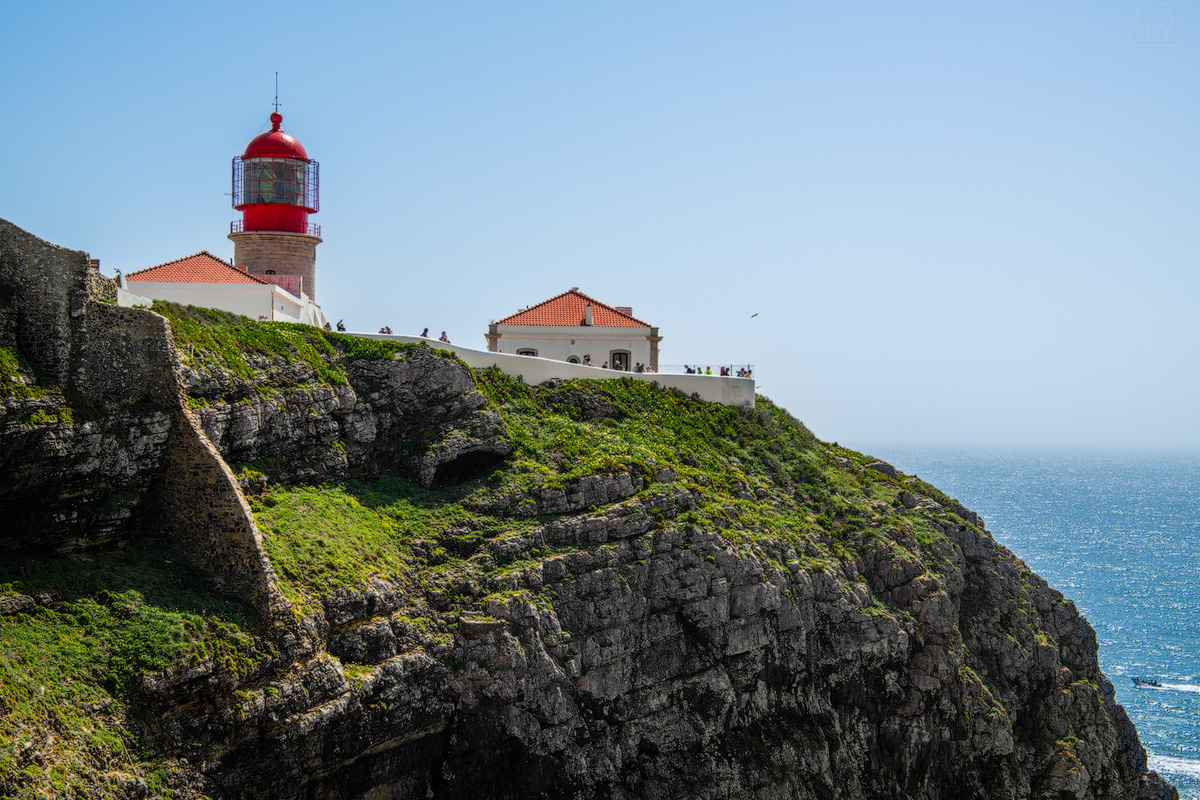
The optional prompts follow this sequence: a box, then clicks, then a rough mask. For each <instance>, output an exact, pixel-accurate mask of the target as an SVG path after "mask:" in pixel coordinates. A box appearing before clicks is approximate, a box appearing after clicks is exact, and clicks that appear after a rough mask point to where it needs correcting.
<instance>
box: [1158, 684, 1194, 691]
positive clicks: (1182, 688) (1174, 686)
mask: <svg viewBox="0 0 1200 800" xmlns="http://www.w3.org/2000/svg"><path fill="white" fill-rule="evenodd" d="M1163 688H1164V689H1174V690H1175V691H1177V692H1200V686H1196V685H1194V684H1191V683H1164V684H1163Z"/></svg>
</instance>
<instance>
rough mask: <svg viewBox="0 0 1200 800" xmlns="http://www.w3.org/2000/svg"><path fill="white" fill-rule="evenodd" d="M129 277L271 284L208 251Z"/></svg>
mask: <svg viewBox="0 0 1200 800" xmlns="http://www.w3.org/2000/svg"><path fill="white" fill-rule="evenodd" d="M125 280H127V281H155V282H158V283H261V284H264V285H266V283H267V282H266V281H262V280H259V279H258V278H256V277H254V276H253V275H248V274H246V273H245V272H243V271H242V270H240V269H238V268H237V267H235V266H233V265H232V264H230V263H229V262H228V261H222V260H221V259H219V258H217V257H216V256H214V255H213V254H212V253H210V252H208V251H207V250H201V251H200V252H199V253H196V254H195V255H191V256H184V257H183V258H177V259H175V260H174V261H168V262H167V263H165V264H159V265H158V266H155V267H147V268H146V269H140V270H138V271H137V272H131V273H129V274H128V275H126V276H125Z"/></svg>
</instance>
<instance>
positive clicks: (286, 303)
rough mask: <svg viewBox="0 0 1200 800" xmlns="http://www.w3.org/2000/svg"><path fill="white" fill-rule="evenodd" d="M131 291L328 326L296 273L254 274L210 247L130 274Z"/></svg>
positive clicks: (253, 315) (125, 280) (258, 316)
mask: <svg viewBox="0 0 1200 800" xmlns="http://www.w3.org/2000/svg"><path fill="white" fill-rule="evenodd" d="M121 282H122V284H123V285H124V287H125V288H126V289H128V290H129V291H131V292H135V293H136V294H139V295H142V296H143V297H149V298H152V299H154V300H168V301H170V302H172V303H182V304H183V305H192V306H202V307H204V308H219V309H221V310H222V311H231V312H233V313H234V314H242V315H244V316H247V317H250V318H251V319H262V320H278V321H280V322H301V323H304V324H306V325H316V326H317V327H323V326H324V325H325V315H324V314H322V313H321V307H320V306H318V305H317V304H316V303H314V302H313V301H312V299H311V298H309V296H308V295H307V294H305V293H304V291H303V290H302V287H301V283H300V278H298V277H297V276H294V275H250V274H249V273H247V272H246V270H245V268H243V267H237V266H234V265H233V264H230V263H229V262H228V261H222V260H221V259H219V258H217V257H216V256H214V255H213V254H212V253H210V252H208V251H207V250H202V251H200V252H199V253H196V254H195V255H190V256H185V257H184V258H177V259H175V260H174V261H168V262H167V263H165V264H159V265H157V266H154V267H147V268H146V269H142V270H138V271H137V272H131V273H129V274H128V275H125V276H123V277H122V279H121Z"/></svg>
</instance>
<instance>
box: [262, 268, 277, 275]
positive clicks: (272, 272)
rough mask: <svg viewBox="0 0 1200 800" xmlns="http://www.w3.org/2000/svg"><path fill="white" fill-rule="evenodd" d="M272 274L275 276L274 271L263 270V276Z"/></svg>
mask: <svg viewBox="0 0 1200 800" xmlns="http://www.w3.org/2000/svg"><path fill="white" fill-rule="evenodd" d="M274 274H275V270H273V269H266V270H263V275H274Z"/></svg>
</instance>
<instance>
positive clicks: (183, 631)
mask: <svg viewBox="0 0 1200 800" xmlns="http://www.w3.org/2000/svg"><path fill="white" fill-rule="evenodd" d="M14 593H19V594H24V595H27V596H32V597H37V596H41V597H43V598H48V599H50V601H51V602H50V603H49V604H48V605H39V606H38V607H36V608H34V609H33V610H32V611H30V612H28V613H18V614H13V615H10V616H5V617H0V707H2V708H3V712H4V713H3V714H0V797H13V798H43V797H101V796H108V794H109V793H111V792H112V791H114V788H113V786H109V785H107V784H106V783H105V780H106V778H105V776H107V775H109V774H121V775H131V776H134V777H135V778H141V779H142V780H144V781H146V783H147V785H149V786H151V787H154V786H155V785H156V784H157V782H158V780H159V778H160V777H161V775H159V771H160V769H161V767H159V766H156V765H155V764H153V763H152V762H151V761H147V760H146V759H147V758H148V757H149V756H150V754H149V753H148V752H146V751H145V750H144V747H145V744H144V742H145V740H144V739H141V738H140V737H139V732H140V733H145V728H144V726H143V724H142V723H141V722H140V721H139V720H138V718H137V705H138V682H139V680H140V678H141V676H142V675H143V674H144V673H145V672H147V671H153V670H163V669H167V668H170V667H182V666H189V665H194V664H197V663H200V662H201V661H204V660H211V661H213V662H215V663H217V664H218V665H220V667H221V668H223V669H225V670H226V671H228V672H230V673H231V674H239V673H244V672H245V671H247V670H248V669H249V668H250V666H252V664H253V662H254V661H255V660H256V659H257V658H259V655H257V654H256V653H255V650H254V647H255V643H254V640H253V639H252V636H251V633H250V631H252V630H253V620H252V619H251V618H250V617H248V616H247V612H246V610H245V609H244V608H243V607H242V606H241V605H240V604H237V603H232V602H230V601H228V600H225V599H221V598H216V597H213V596H212V595H211V593H210V592H209V591H208V590H207V589H206V588H205V586H204V584H203V582H202V581H201V579H200V578H199V576H198V575H196V574H195V573H194V572H193V571H192V570H190V569H188V568H186V566H185V565H184V564H182V563H181V562H179V561H178V560H177V559H176V558H175V557H174V556H173V555H171V554H170V553H168V552H167V551H163V550H160V549H158V548H152V547H145V546H134V547H130V548H128V549H127V550H125V551H122V552H118V553H110V554H107V555H103V556H99V557H96V558H95V559H93V560H90V561H85V562H79V561H68V560H65V559H57V560H49V561H39V562H27V563H25V564H22V565H21V566H20V567H13V568H0V594H4V595H11V594H14ZM114 780H115V778H114Z"/></svg>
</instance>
